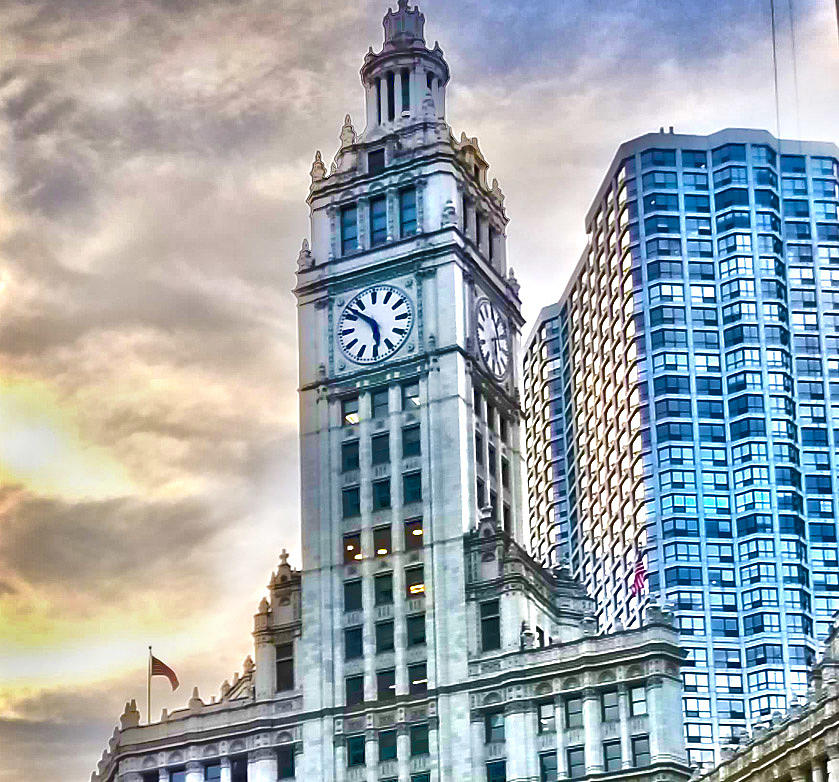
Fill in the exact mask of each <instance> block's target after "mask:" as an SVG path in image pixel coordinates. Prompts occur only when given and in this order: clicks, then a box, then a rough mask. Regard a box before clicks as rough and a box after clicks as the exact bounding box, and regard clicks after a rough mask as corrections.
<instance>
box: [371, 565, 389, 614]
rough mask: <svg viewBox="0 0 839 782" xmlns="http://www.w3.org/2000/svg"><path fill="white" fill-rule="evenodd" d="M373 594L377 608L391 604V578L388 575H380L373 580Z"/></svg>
mask: <svg viewBox="0 0 839 782" xmlns="http://www.w3.org/2000/svg"><path fill="white" fill-rule="evenodd" d="M373 592H374V595H375V604H376V605H377V606H387V605H392V604H393V576H392V575H391V574H390V573H382V574H380V575H378V576H376V577H375V578H374V579H373Z"/></svg>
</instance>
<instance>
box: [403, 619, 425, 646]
mask: <svg viewBox="0 0 839 782" xmlns="http://www.w3.org/2000/svg"><path fill="white" fill-rule="evenodd" d="M405 626H406V630H407V636H408V639H407V640H408V646H423V645H424V644H425V614H413V615H412V616H409V617H407V618H406V619H405Z"/></svg>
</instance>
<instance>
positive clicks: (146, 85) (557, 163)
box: [0, 0, 839, 782]
mask: <svg viewBox="0 0 839 782" xmlns="http://www.w3.org/2000/svg"><path fill="white" fill-rule="evenodd" d="M777 5H778V6H779V19H778V22H779V29H780V33H781V39H780V41H779V43H780V49H779V51H780V55H781V87H782V90H781V109H782V111H781V131H782V133H783V134H785V135H797V134H800V135H802V136H805V137H807V138H813V139H822V140H832V141H837V140H839V138H837V130H836V129H837V128H839V101H837V85H839V38H838V37H837V30H836V20H835V17H834V14H835V9H834V3H833V0H795V2H794V3H793V2H791V0H788V1H787V2H778V3H777ZM422 7H423V10H424V11H425V14H426V18H427V28H426V34H427V39H428V42H429V44H433V41H434V40H435V39H439V41H440V44H441V46H442V47H443V49H444V51H445V53H446V57H447V59H448V61H449V63H450V65H451V69H452V75H453V79H452V82H451V85H450V88H449V117H448V119H449V122H450V123H451V124H452V126H453V128H454V130H455V132H456V134H457V135H459V134H460V132H461V130H465V131H466V132H467V133H468V134H469V135H477V136H478V137H479V139H480V141H481V146H482V149H483V151H484V153H485V155H486V157H487V159H488V160H489V162H490V165H491V169H492V170H491V175H492V176H497V177H498V179H499V181H500V182H501V185H502V188H503V189H504V191H505V193H506V195H507V205H508V209H509V215H510V217H511V219H512V222H511V225H510V229H509V255H510V258H511V259H512V263H513V265H514V267H515V268H516V272H517V274H518V277H519V279H520V281H521V282H522V296H523V298H524V301H525V314H526V315H527V316H528V317H529V318H532V317H533V316H534V315H535V314H536V313H537V312H538V309H539V307H540V306H542V305H543V304H546V303H548V300H549V299H550V298H556V297H557V296H558V295H559V293H560V290H561V285H562V283H563V281H564V280H565V278H566V276H567V273H568V271H569V269H570V267H571V266H572V265H573V263H574V261H575V259H576V258H577V257H578V255H579V253H580V250H581V248H582V245H583V239H584V237H583V232H582V220H583V215H584V214H585V212H586V209H587V207H588V203H589V200H590V198H591V196H592V195H593V192H594V190H595V188H596V186H597V184H598V183H599V180H600V177H601V176H602V173H603V171H604V169H605V168H606V166H607V165H608V164H609V162H610V161H611V158H612V156H613V154H614V151H615V149H616V147H617V145H618V144H619V143H620V142H621V141H622V140H625V139H627V138H630V137H633V136H636V135H640V134H642V133H645V132H648V131H652V130H656V129H657V128H658V127H659V126H660V125H665V126H668V125H675V126H676V129H677V131H683V132H698V133H707V132H712V131H714V130H717V129H720V128H722V127H726V126H754V127H766V128H768V129H774V127H775V109H774V97H773V91H772V87H771V84H772V69H771V59H770V56H771V46H770V39H769V11H768V0H715V1H714V2H711V1H710V0H706V1H705V2H696V0H667V2H661V1H660V0H659V2H656V1H655V0H609V2H606V1H605V0H565V1H564V2H561V3H558V2H556V0H539V1H538V2H536V1H535V0H533V1H531V0H525V2H522V1H521V0H515V2H514V1H513V0H480V1H479V0H463V1H462V2H451V1H449V2H444V0H426V1H425V2H423V3H422ZM790 7H792V8H793V11H794V14H795V27H794V29H795V51H796V54H797V57H796V59H795V65H796V68H795V70H797V76H798V90H797V92H798V101H797V103H796V99H795V94H796V90H795V85H794V81H793V75H794V69H793V58H792V56H791V55H792V46H791V38H790V26H789V9H790ZM385 10H386V5H385V3H384V2H382V1H381V0H375V2H373V1H372V0H365V1H364V2H354V3H348V2H346V1H345V0H17V1H16V2H14V1H13V0H1V1H0V40H2V42H3V43H2V49H0V112H2V113H0V144H1V145H2V154H0V189H1V190H2V200H0V747H2V751H0V780H1V781H2V782H5V781H6V780H18V779H22V778H25V779H27V780H29V781H30V782H41V781H42V780H44V781H46V780H56V779H60V780H83V779H86V778H87V776H88V775H89V773H90V771H91V769H92V768H93V767H94V765H95V763H96V760H97V759H98V756H99V753H100V751H101V749H102V747H103V746H104V744H105V741H106V739H107V737H108V736H109V735H110V732H111V730H112V728H113V725H114V724H115V722H116V719H117V717H118V715H119V713H120V711H121V708H122V704H123V702H124V700H125V699H127V698H129V697H136V698H138V701H140V705H141V707H143V708H144V691H145V664H146V663H145V660H146V657H145V653H146V652H145V650H146V645H147V644H149V643H151V644H154V646H155V650H156V652H157V653H158V655H159V656H160V657H162V658H163V659H164V660H166V661H167V662H169V663H170V664H171V665H173V666H174V667H175V668H176V669H177V671H178V673H179V675H180V677H181V680H182V682H183V683H184V687H182V689H181V690H179V691H178V692H177V693H176V694H175V695H174V696H171V695H168V694H167V693H166V688H167V687H168V685H167V684H166V682H165V681H164V680H160V681H157V680H156V681H155V698H156V700H155V709H154V711H155V714H156V715H157V714H159V709H160V708H162V707H164V706H166V707H169V708H173V707H177V706H180V705H183V704H184V702H185V700H186V698H188V697H189V692H190V690H191V688H192V686H193V685H195V684H197V685H199V687H200V689H201V693H202V695H204V696H207V697H209V696H210V695H211V694H213V693H215V692H217V687H218V685H219V683H220V682H221V681H222V680H223V679H224V678H226V677H229V676H230V675H231V674H232V673H233V671H235V670H240V669H241V661H242V659H243V658H244V656H245V655H246V654H248V653H249V652H250V635H249V633H250V629H251V616H252V614H253V612H254V610H255V608H256V605H257V602H258V600H259V598H260V596H261V594H262V590H263V588H264V585H265V584H266V582H267V579H268V577H269V574H270V571H271V569H272V568H273V567H274V566H275V564H276V562H277V558H278V554H279V551H280V549H281V548H282V547H287V548H288V549H289V550H290V551H291V552H292V561H296V562H299V558H298V550H299V533H298V508H297V498H296V492H295V491H293V490H291V487H292V486H294V485H295V484H296V482H297V479H298V473H297V453H296V441H295V438H296V401H295V372H296V368H295V330H294V300H293V296H292V295H291V293H290V289H291V287H292V285H293V283H294V275H293V270H294V266H295V258H296V255H297V250H298V248H299V246H300V241H301V239H302V237H303V236H304V235H306V232H307V211H306V206H305V197H306V194H307V188H308V181H309V180H308V170H309V167H310V165H311V160H312V157H313V153H314V150H315V149H316V148H319V149H322V150H323V151H324V157H325V158H326V159H327V162H328V160H329V159H330V158H331V156H332V154H334V152H335V150H336V146H337V138H338V133H339V130H340V126H341V124H342V121H343V117H344V114H345V113H346V112H350V113H351V114H352V115H353V117H356V118H360V117H361V116H362V91H361V89H360V85H359V83H358V69H359V67H360V65H361V62H362V57H363V54H364V52H365V51H366V50H367V47H368V46H369V45H370V44H373V45H374V46H375V47H376V48H378V46H379V45H380V42H381V37H382V33H381V26H380V25H381V17H382V15H383V13H384V11H385Z"/></svg>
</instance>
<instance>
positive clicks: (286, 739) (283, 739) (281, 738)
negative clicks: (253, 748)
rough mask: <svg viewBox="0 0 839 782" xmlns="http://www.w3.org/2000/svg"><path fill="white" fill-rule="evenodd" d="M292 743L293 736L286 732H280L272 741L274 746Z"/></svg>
mask: <svg viewBox="0 0 839 782" xmlns="http://www.w3.org/2000/svg"><path fill="white" fill-rule="evenodd" d="M293 741H294V736H292V735H291V733H289V732H288V731H282V732H280V733H278V734H277V736H276V738H275V739H274V743H276V744H291V743H292V742H293Z"/></svg>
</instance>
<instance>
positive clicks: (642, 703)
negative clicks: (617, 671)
mask: <svg viewBox="0 0 839 782" xmlns="http://www.w3.org/2000/svg"><path fill="white" fill-rule="evenodd" d="M629 713H630V715H632V716H633V717H640V716H641V715H643V714H646V713H647V690H646V688H645V687H631V688H630V690H629Z"/></svg>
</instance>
